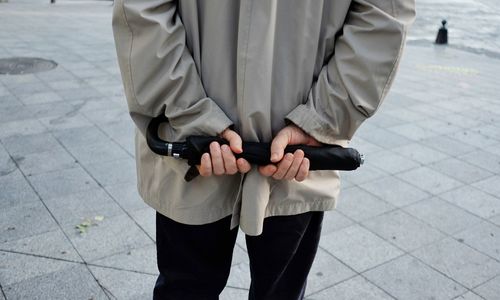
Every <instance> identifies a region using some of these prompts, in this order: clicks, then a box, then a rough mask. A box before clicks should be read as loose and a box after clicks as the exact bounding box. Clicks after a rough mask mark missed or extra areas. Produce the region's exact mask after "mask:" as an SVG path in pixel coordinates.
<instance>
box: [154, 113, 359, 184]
mask: <svg viewBox="0 0 500 300" xmlns="http://www.w3.org/2000/svg"><path fill="white" fill-rule="evenodd" d="M163 122H167V118H166V117H165V116H160V117H156V118H154V119H152V120H151V122H150V123H149V125H148V129H147V133H146V140H147V143H148V146H149V148H150V149H151V150H152V151H153V152H154V153H156V154H159V155H165V156H172V157H175V158H180V159H186V160H187V163H188V164H189V165H190V166H191V168H190V169H189V171H188V173H187V174H186V176H185V179H186V181H190V180H192V179H193V178H195V177H196V176H197V175H199V173H198V169H197V168H196V167H195V166H196V165H199V164H200V161H201V156H202V154H203V153H206V152H210V149H209V146H210V143H212V142H218V143H219V144H221V145H222V144H229V143H228V141H227V140H225V139H223V138H220V137H207V136H190V137H188V138H187V139H186V141H185V142H173V143H171V142H167V141H164V140H162V139H161V138H160V137H159V136H158V127H159V126H160V124H161V123H163ZM297 149H301V150H303V151H304V156H305V157H307V158H308V159H309V161H310V166H309V170H311V171H313V170H339V171H352V170H355V169H357V168H358V167H359V166H361V165H362V164H363V161H364V158H363V155H361V154H359V152H358V151H357V150H356V149H353V148H344V147H341V146H338V145H326V146H321V147H315V146H306V145H290V146H287V147H286V148H285V153H288V152H290V153H293V152H295V151H296V150H297ZM234 155H235V157H236V158H237V159H238V158H240V157H242V158H244V159H246V160H247V161H248V162H249V163H251V164H256V165H259V166H264V165H268V164H270V163H271V160H270V159H271V144H270V143H257V142H243V152H242V153H240V154H238V153H235V154H234Z"/></svg>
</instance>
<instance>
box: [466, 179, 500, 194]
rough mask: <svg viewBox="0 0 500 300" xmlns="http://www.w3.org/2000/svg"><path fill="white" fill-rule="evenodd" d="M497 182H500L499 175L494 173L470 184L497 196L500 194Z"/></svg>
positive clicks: (499, 186) (499, 185)
mask: <svg viewBox="0 0 500 300" xmlns="http://www.w3.org/2000/svg"><path fill="white" fill-rule="evenodd" d="M499 182H500V175H495V176H492V177H490V178H486V179H484V180H481V181H478V182H475V183H474V184H472V185H473V186H474V187H476V188H478V189H480V190H482V191H484V192H486V193H489V194H491V195H493V196H498V195H500V184H498V183H499Z"/></svg>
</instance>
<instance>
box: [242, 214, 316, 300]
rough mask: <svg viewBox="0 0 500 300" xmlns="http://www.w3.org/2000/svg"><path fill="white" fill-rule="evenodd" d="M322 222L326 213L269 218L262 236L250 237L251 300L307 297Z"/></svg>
mask: <svg viewBox="0 0 500 300" xmlns="http://www.w3.org/2000/svg"><path fill="white" fill-rule="evenodd" d="M322 221H323V212H308V213H304V214H300V215H294V216H276V217H269V218H266V219H265V220H264V229H263V233H262V234H261V235H260V236H246V242H247V249H248V256H249V258H250V271H251V279H252V282H251V285H250V294H249V299H251V300H263V299H272V300H280V299H283V300H285V299H286V300H295V299H302V298H303V297H304V293H305V288H306V282H307V275H308V274H309V271H310V269H311V266H312V263H313V261H314V257H315V255H316V252H317V249H318V245H319V239H320V234H321V224H322Z"/></svg>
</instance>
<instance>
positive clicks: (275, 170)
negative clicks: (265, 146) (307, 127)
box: [259, 124, 321, 181]
mask: <svg viewBox="0 0 500 300" xmlns="http://www.w3.org/2000/svg"><path fill="white" fill-rule="evenodd" d="M299 144H302V145H309V146H321V143H319V142H318V141H317V140H315V139H314V138H313V137H312V136H310V135H308V134H307V133H305V132H304V131H303V130H302V129H300V128H299V127H297V126H296V125H293V124H292V125H288V126H286V127H285V128H283V129H281V130H280V132H278V134H277V135H276V137H275V138H274V139H273V141H272V143H271V162H274V163H277V164H269V165H266V166H261V167H259V172H260V174H262V175H263V176H267V177H269V176H272V177H273V178H274V179H278V180H282V179H286V180H292V179H295V180H297V181H303V180H304V179H306V177H307V175H309V159H307V158H305V157H304V151H302V150H300V149H299V150H296V151H295V152H294V153H293V154H292V153H287V154H285V155H283V154H284V152H285V148H286V146H288V145H299Z"/></svg>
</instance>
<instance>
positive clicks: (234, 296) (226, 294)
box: [219, 287, 248, 300]
mask: <svg viewBox="0 0 500 300" xmlns="http://www.w3.org/2000/svg"><path fill="white" fill-rule="evenodd" d="M219 299H220V300H246V299H248V290H246V289H236V288H231V287H226V288H225V289H224V290H223V291H222V293H221V294H220V295H219Z"/></svg>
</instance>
